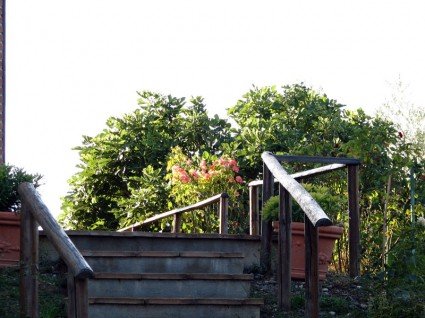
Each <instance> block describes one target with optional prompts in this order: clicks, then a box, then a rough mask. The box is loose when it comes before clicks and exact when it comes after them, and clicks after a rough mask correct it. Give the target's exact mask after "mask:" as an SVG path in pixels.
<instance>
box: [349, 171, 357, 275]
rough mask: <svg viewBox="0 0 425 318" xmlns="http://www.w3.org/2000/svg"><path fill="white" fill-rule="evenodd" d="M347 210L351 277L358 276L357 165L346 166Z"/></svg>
mask: <svg viewBox="0 0 425 318" xmlns="http://www.w3.org/2000/svg"><path fill="white" fill-rule="evenodd" d="M347 168H348V209H349V216H350V218H349V219H350V221H349V257H350V260H349V261H350V264H349V271H350V276H351V277H356V276H359V275H360V207H359V165H348V166H347Z"/></svg>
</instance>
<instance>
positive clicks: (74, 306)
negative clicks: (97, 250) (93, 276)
mask: <svg viewBox="0 0 425 318" xmlns="http://www.w3.org/2000/svg"><path fill="white" fill-rule="evenodd" d="M88 316H89V297H88V279H87V278H83V279H78V278H75V277H74V276H73V275H72V273H69V272H68V318H87V317H88Z"/></svg>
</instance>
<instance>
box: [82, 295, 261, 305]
mask: <svg viewBox="0 0 425 318" xmlns="http://www.w3.org/2000/svg"><path fill="white" fill-rule="evenodd" d="M89 303H90V304H117V305H118V304H119V305H230V306H238V305H239V306H241V305H263V304H264V300H263V299H260V298H138V297H91V298H89Z"/></svg>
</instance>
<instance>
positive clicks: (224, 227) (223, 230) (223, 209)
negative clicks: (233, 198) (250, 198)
mask: <svg viewBox="0 0 425 318" xmlns="http://www.w3.org/2000/svg"><path fill="white" fill-rule="evenodd" d="M228 213H229V196H228V195H222V196H221V197H220V234H227V233H228V222H227V216H228Z"/></svg>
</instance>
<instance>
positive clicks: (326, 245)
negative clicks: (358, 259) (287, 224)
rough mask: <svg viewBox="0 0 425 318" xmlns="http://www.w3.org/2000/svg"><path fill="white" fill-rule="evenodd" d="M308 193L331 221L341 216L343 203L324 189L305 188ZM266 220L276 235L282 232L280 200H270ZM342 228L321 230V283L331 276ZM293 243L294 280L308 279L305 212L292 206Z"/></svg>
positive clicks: (331, 227)
mask: <svg viewBox="0 0 425 318" xmlns="http://www.w3.org/2000/svg"><path fill="white" fill-rule="evenodd" d="M304 187H305V188H306V190H307V191H308V192H309V193H310V194H311V195H312V196H313V198H314V199H315V200H316V201H317V202H318V203H319V205H320V206H321V207H322V209H323V210H324V211H325V213H326V214H327V215H328V216H329V217H330V218H331V219H332V220H335V219H336V215H337V214H338V213H339V212H340V209H341V206H343V205H344V199H343V198H342V197H340V196H336V195H332V194H331V193H330V191H329V189H328V188H327V187H325V186H316V185H311V184H304ZM263 219H265V220H271V221H272V224H273V228H274V230H275V232H277V230H278V229H279V222H278V219H279V196H274V197H271V198H270V199H269V200H268V201H267V202H266V203H265V204H264V207H263ZM343 230H344V229H343V228H342V226H340V225H336V226H326V227H320V228H319V279H320V280H324V279H325V277H326V273H327V272H328V265H329V263H330V261H331V258H332V251H333V247H334V244H335V241H336V240H337V239H339V238H340V237H341V235H342V233H343ZM291 231H292V236H291V238H292V242H291V250H292V252H291V258H292V263H291V277H292V278H293V279H305V268H304V266H305V244H304V212H303V211H302V209H301V208H300V206H299V205H298V204H297V203H296V202H293V205H292V223H291Z"/></svg>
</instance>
